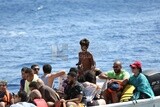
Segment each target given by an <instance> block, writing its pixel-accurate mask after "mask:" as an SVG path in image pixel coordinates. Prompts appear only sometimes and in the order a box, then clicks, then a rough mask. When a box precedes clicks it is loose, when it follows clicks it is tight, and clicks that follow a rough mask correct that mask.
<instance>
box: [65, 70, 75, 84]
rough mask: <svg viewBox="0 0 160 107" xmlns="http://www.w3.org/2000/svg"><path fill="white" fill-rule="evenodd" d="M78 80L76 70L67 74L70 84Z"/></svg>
mask: <svg viewBox="0 0 160 107" xmlns="http://www.w3.org/2000/svg"><path fill="white" fill-rule="evenodd" d="M76 80H77V74H76V73H75V72H69V73H68V74H67V81H68V84H70V85H72V84H73V83H75V82H76Z"/></svg>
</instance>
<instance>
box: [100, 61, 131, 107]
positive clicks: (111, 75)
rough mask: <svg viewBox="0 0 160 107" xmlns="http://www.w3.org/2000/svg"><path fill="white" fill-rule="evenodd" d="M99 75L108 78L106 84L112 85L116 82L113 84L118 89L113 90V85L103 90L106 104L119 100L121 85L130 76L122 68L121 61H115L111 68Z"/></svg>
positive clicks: (123, 84) (122, 85) (124, 83)
mask: <svg viewBox="0 0 160 107" xmlns="http://www.w3.org/2000/svg"><path fill="white" fill-rule="evenodd" d="M100 77H101V78H103V77H104V78H106V79H109V80H110V81H109V83H108V86H112V85H114V83H117V84H115V85H114V86H116V87H115V88H119V89H118V90H114V89H113V87H112V88H107V89H106V90H105V91H104V92H103V97H104V99H105V101H106V103H107V104H108V103H116V102H119V99H120V94H121V91H122V89H123V87H124V86H125V85H126V84H127V82H128V80H129V77H130V75H129V73H128V72H126V71H125V70H123V69H122V64H121V62H120V61H115V62H114V64H113V70H111V71H108V72H107V73H105V74H104V73H102V74H101V76H100ZM118 86H119V87H118Z"/></svg>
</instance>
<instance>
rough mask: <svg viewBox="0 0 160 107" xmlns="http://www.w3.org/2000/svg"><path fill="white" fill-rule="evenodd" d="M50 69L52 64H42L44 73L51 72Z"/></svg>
mask: <svg viewBox="0 0 160 107" xmlns="http://www.w3.org/2000/svg"><path fill="white" fill-rule="evenodd" d="M51 71H52V66H51V65H50V64H45V65H43V72H44V73H51Z"/></svg>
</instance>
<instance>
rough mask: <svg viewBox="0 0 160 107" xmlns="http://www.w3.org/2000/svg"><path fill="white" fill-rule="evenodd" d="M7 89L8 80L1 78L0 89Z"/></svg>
mask: <svg viewBox="0 0 160 107" xmlns="http://www.w3.org/2000/svg"><path fill="white" fill-rule="evenodd" d="M6 90H7V81H5V80H0V91H3V92H5V91H6Z"/></svg>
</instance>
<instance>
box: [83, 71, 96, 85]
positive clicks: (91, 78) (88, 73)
mask: <svg viewBox="0 0 160 107" xmlns="http://www.w3.org/2000/svg"><path fill="white" fill-rule="evenodd" d="M84 77H85V81H88V82H91V83H96V80H95V73H94V72H93V71H91V70H88V71H86V73H85V75H84Z"/></svg>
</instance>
